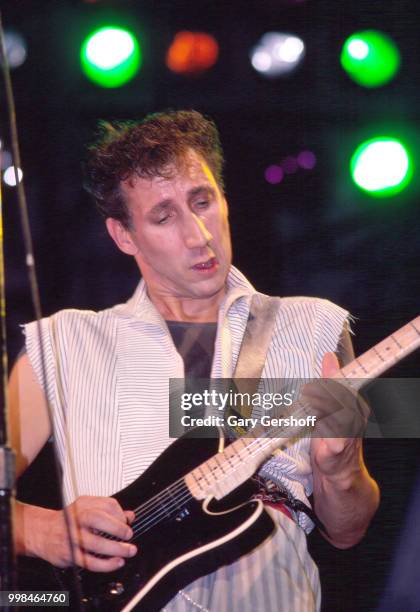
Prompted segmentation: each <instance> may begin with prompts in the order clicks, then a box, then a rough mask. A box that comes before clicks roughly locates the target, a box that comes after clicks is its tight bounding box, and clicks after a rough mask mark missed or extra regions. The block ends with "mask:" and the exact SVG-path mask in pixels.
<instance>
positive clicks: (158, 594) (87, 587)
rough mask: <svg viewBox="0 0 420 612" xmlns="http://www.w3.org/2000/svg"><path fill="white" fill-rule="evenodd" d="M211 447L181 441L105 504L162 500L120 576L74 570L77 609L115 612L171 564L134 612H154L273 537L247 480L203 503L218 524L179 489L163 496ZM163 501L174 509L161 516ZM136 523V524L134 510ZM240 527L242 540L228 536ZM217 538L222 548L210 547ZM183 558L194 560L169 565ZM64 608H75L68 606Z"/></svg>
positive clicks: (206, 442)
mask: <svg viewBox="0 0 420 612" xmlns="http://www.w3.org/2000/svg"><path fill="white" fill-rule="evenodd" d="M218 443H219V440H218V439H208V438H201V439H196V438H192V437H189V436H188V434H187V435H186V436H183V437H182V438H180V439H179V440H177V441H176V442H174V443H173V444H172V445H171V446H169V447H168V448H167V449H166V451H165V452H164V453H163V454H162V455H161V456H160V457H159V458H158V459H157V460H156V461H155V462H154V463H153V464H152V465H151V466H150V467H149V469H148V470H146V472H144V474H142V475H141V476H140V477H139V478H138V479H137V480H135V481H134V482H133V483H132V484H131V485H130V486H128V487H127V488H125V489H123V490H122V491H120V492H119V493H117V494H116V495H114V496H113V497H115V498H116V499H117V500H118V502H119V503H120V504H121V506H122V508H124V509H127V510H128V509H134V508H137V507H138V506H139V505H140V504H142V507H144V506H145V502H147V501H148V500H151V498H153V497H154V496H156V495H157V494H159V493H161V492H162V495H161V496H159V500H158V501H161V505H160V506H156V502H155V501H153V508H155V507H156V511H155V512H154V514H153V515H152V516H154V517H157V518H158V519H159V520H158V521H156V524H155V525H154V526H152V527H150V528H147V529H146V530H144V529H143V532H142V533H141V534H140V535H139V536H138V537H137V538H136V537H135V538H133V542H135V543H136V544H137V545H138V553H137V555H136V556H135V557H133V558H132V559H129V560H126V564H125V566H124V567H123V568H122V569H121V570H118V571H117V572H113V573H106V574H103V573H96V572H89V571H86V570H79V572H78V576H79V579H80V586H81V590H82V593H83V602H84V609H86V610H101V611H103V610H107V611H108V610H110V611H111V610H121V609H122V608H123V607H124V605H125V604H126V603H128V602H129V601H130V600H131V598H132V597H133V596H134V595H135V594H136V593H137V592H138V591H139V590H140V589H141V588H143V587H144V585H146V584H149V581H150V580H151V579H152V578H153V577H154V576H155V575H156V574H157V573H158V572H159V571H161V570H162V568H168V564H171V562H174V560H175V563H172V566H171V567H170V568H168V571H167V573H165V575H162V576H161V577H160V579H159V580H158V581H157V583H156V584H155V585H154V586H153V587H152V588H151V589H150V591H149V592H148V593H147V594H145V595H144V597H142V599H141V601H140V602H139V603H138V605H137V606H136V608H135V609H136V610H141V611H144V612H146V611H147V612H153V611H158V610H161V609H162V607H164V605H165V604H166V603H167V602H168V601H169V600H170V599H172V597H174V596H175V595H176V593H177V592H178V590H179V589H181V588H183V587H185V586H186V585H188V584H190V583H191V582H193V581H194V580H195V579H197V578H199V577H200V576H204V575H206V574H208V573H210V572H212V571H214V570H215V569H217V568H218V567H220V566H221V565H224V564H228V563H231V562H233V561H234V560H236V559H237V558H238V557H240V556H241V555H243V554H245V553H247V552H249V551H251V550H252V549H253V548H255V546H257V545H258V544H259V543H260V542H262V541H263V540H264V539H265V538H266V537H268V535H270V533H271V532H272V530H273V522H272V520H271V518H270V517H269V515H268V514H267V513H266V512H265V511H264V510H263V511H262V512H260V510H261V506H260V505H258V502H256V501H252V500H251V501H250V498H251V497H252V495H253V494H255V492H256V487H255V485H254V483H253V482H252V481H251V480H248V481H247V482H245V483H244V484H243V485H241V486H240V487H238V488H237V489H236V490H235V491H234V492H233V493H231V494H229V495H228V496H226V497H224V498H223V499H222V500H221V501H220V502H219V501H216V500H212V501H211V503H210V505H209V510H210V511H211V512H222V511H226V510H227V511H228V512H227V513H226V514H222V515H220V516H212V515H209V514H206V512H205V511H204V510H203V508H202V505H203V502H201V501H197V500H195V499H194V498H192V496H191V495H190V494H189V491H188V489H187V487H186V486H185V484H184V483H180V485H179V487H180V488H179V494H177V495H176V496H175V497H173V495H172V496H170V495H168V494H167V492H166V491H167V487H170V485H172V484H173V483H174V482H176V481H177V480H179V479H180V478H182V477H183V476H184V475H185V474H187V473H188V472H189V471H191V470H193V469H194V468H196V467H197V466H199V465H201V464H202V463H203V462H204V461H206V460H208V459H209V458H210V457H212V456H213V455H215V454H216V453H217V450H218ZM171 497H172V502H173V500H174V499H175V502H176V503H175V504H173V503H172V506H171V507H172V511H168V507H169V506H168V503H169V502H170V501H171ZM177 500H178V501H177ZM241 504H243V505H241ZM237 506H239V507H237ZM253 515H254V516H253ZM257 515H258V516H257ZM139 518H140V519H141V518H142V512H141V511H140V510H139ZM247 520H248V521H249V523H250V525H249V526H248V527H247V528H246V529H245V530H244V531H243V532H242V533H238V534H235V533H234V534H232V532H234V531H235V530H238V531H239V530H240V529H241V528H243V524H244V522H246V521H247ZM149 522H150V521H149ZM222 538H223V542H217V540H219V539H222ZM229 538H230V539H229ZM206 545H211V546H213V547H212V548H210V547H209V550H205V551H202V552H198V554H197V549H199V548H201V547H203V546H206ZM191 551H196V552H195V554H193V556H191V558H190V559H184V560H182V562H180V563H177V560H178V559H179V558H180V557H181V556H182V555H185V554H188V553H190V552H191ZM164 571H165V570H164ZM73 592H74V591H73ZM70 604H71V607H72V608H76V605H75V604H76V602H72V601H71V602H70Z"/></svg>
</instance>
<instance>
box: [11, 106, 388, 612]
mask: <svg viewBox="0 0 420 612" xmlns="http://www.w3.org/2000/svg"><path fill="white" fill-rule="evenodd" d="M87 173H88V179H89V189H90V191H91V192H92V193H93V195H94V197H95V199H96V202H97V204H98V206H99V209H100V211H101V212H102V214H103V216H104V217H105V219H106V226H107V229H108V232H109V234H110V235H111V237H112V239H113V240H114V241H115V243H116V244H117V246H118V248H119V249H120V250H121V251H123V252H124V253H126V254H127V255H131V256H133V257H134V258H135V260H136V262H137V264H138V266H139V269H140V272H141V275H142V277H143V280H142V281H141V283H140V285H139V287H138V288H137V290H136V292H135V294H134V296H133V297H132V298H131V300H129V301H128V302H127V303H126V304H121V305H118V306H116V307H114V308H112V309H108V310H106V311H103V312H100V313H93V312H88V311H74V310H67V311H62V312H60V313H57V314H56V315H54V316H53V317H50V318H49V319H45V320H44V321H43V322H42V337H43V343H44V351H45V370H46V371H45V380H44V374H43V369H42V355H41V352H40V347H39V339H38V336H37V332H36V326H35V324H30V325H28V326H26V329H25V333H26V351H27V352H26V353H25V354H24V355H23V356H22V357H20V359H19V360H18V362H17V364H16V365H15V367H14V370H13V372H12V375H11V381H10V402H11V414H12V436H13V438H12V439H13V443H14V447H15V448H16V449H17V454H18V458H17V465H18V472H19V473H21V472H22V471H23V470H24V469H25V467H26V465H27V464H29V463H31V461H32V460H33V459H34V457H35V456H36V455H37V453H38V452H39V450H40V449H41V448H42V446H43V445H44V443H45V442H46V440H47V439H48V437H49V436H50V435H51V433H52V430H51V425H50V423H49V419H48V414H47V410H46V407H45V400H44V392H45V393H46V395H47V397H48V399H49V402H50V404H51V407H52V411H53V418H54V434H55V438H56V441H57V444H58V449H59V455H60V460H61V463H62V466H63V487H64V497H65V501H66V503H67V504H68V511H69V516H70V524H71V533H72V540H73V545H74V554H75V561H76V563H77V564H78V565H80V566H83V567H87V568H88V569H90V570H93V571H100V572H107V571H111V570H113V569H116V568H118V567H121V566H122V565H123V564H124V560H125V559H126V558H129V557H130V556H132V555H134V554H135V553H136V547H135V546H134V545H133V544H130V543H128V542H127V540H129V539H130V538H131V536H132V530H131V528H130V526H129V524H130V522H131V521H132V520H133V513H132V512H130V511H129V510H128V509H125V508H121V507H120V506H119V505H118V504H117V502H116V501H115V500H112V499H110V498H109V497H108V496H109V495H111V494H113V493H114V492H116V491H118V490H119V489H121V488H123V487H124V486H126V485H128V484H129V483H130V482H131V481H132V480H134V479H135V478H136V477H137V476H138V475H139V474H140V473H141V472H142V471H143V470H144V469H146V468H147V466H148V465H149V464H150V463H151V462H152V461H153V460H154V459H155V458H156V457H157V456H158V455H159V454H160V453H161V452H162V451H163V450H164V449H165V448H166V447H167V446H168V444H169V443H170V442H171V440H170V438H169V436H168V381H169V378H182V377H183V376H184V374H188V375H191V376H197V377H198V376H200V377H209V376H210V374H211V376H212V377H229V376H231V375H232V373H233V369H234V366H235V363H236V359H237V356H238V352H239V348H240V344H241V340H242V336H243V333H244V330H245V326H246V322H247V318H248V313H249V305H250V299H251V296H252V295H253V294H255V290H254V289H253V288H252V286H251V285H250V284H249V282H248V281H247V280H246V279H245V278H244V277H243V275H242V274H241V273H240V272H239V271H238V270H236V269H235V268H233V267H232V266H231V258H232V249H231V241H230V232H229V222H228V206H227V202H226V199H225V196H224V193H223V182H222V154H221V150H220V144H219V140H218V134H217V130H216V128H215V126H214V125H213V124H212V123H211V122H210V121H208V120H206V119H204V118H203V117H202V116H201V115H200V114H199V113H196V112H185V111H182V112H170V113H161V114H156V115H151V116H149V117H147V118H146V119H145V120H144V121H143V122H141V123H139V124H127V125H116V126H109V125H106V126H104V129H103V134H102V137H101V139H100V141H99V142H98V143H97V144H96V145H95V146H93V147H92V148H91V149H90V157H89V161H88V164H87ZM347 316H348V313H346V312H345V311H344V310H342V309H341V308H339V307H337V306H335V305H333V304H331V303H329V302H326V301H323V300H315V299H310V298H298V299H292V298H288V299H285V300H283V301H282V306H281V308H280V309H279V312H278V314H277V320H276V327H275V330H274V334H273V338H272V341H271V344H270V347H269V350H268V353H267V360H266V365H265V369H264V372H263V376H264V377H272V378H280V377H283V378H286V377H288V378H293V377H311V376H312V377H315V376H316V377H317V376H320V375H323V376H331V375H333V374H334V373H335V372H336V371H337V369H338V362H337V359H336V357H335V355H334V354H333V352H334V351H336V350H337V348H338V346H339V344H340V338H342V339H344V340H343V344H345V345H346V344H347V345H348V334H345V333H344V334H343V329H346V321H347ZM261 475H262V476H263V477H265V478H270V479H271V480H272V481H274V482H275V483H276V484H278V485H279V486H282V487H285V488H286V489H287V491H288V492H289V493H290V494H291V495H293V496H294V497H296V498H299V499H301V500H302V501H304V502H306V503H308V502H307V496H308V495H309V494H310V493H311V492H312V491H313V493H314V506H315V511H316V513H317V514H318V516H319V518H320V519H321V521H322V522H323V523H324V525H325V527H326V530H327V532H328V539H329V540H330V541H331V542H332V543H333V544H335V545H336V546H339V547H343V548H345V547H348V546H351V545H353V544H354V543H356V542H357V541H358V540H359V539H360V538H361V537H362V536H363V534H364V532H365V530H366V528H367V526H368V523H369V521H370V518H371V517H372V515H373V513H374V512H375V510H376V507H377V504H378V489H377V486H376V483H375V482H374V481H373V480H372V479H371V477H370V476H369V474H368V472H367V470H366V467H365V466H364V463H363V459H362V453H361V443H360V440H358V439H342V438H340V439H335V438H325V439H313V440H312V444H310V442H309V440H308V439H301V440H299V441H297V442H296V443H294V444H292V445H290V447H289V448H288V449H287V450H285V451H278V452H277V453H276V454H275V455H273V457H272V459H270V460H269V461H268V462H267V463H266V464H265V466H264V467H263V469H262V471H261ZM273 516H274V520H275V522H276V531H275V534H274V536H273V537H272V538H270V540H269V541H268V542H266V543H264V544H263V545H262V546H260V547H258V549H256V550H254V551H253V552H252V553H250V554H249V555H245V556H243V557H241V558H240V559H239V560H238V561H236V562H235V563H233V564H231V565H228V566H224V567H222V568H220V569H219V570H218V571H217V572H215V573H213V574H211V575H209V576H205V577H203V578H201V579H199V580H197V581H196V582H194V583H193V584H192V585H189V586H188V587H186V588H185V589H183V590H182V591H180V593H179V594H178V595H177V596H176V597H175V598H174V599H173V600H172V601H171V602H170V603H169V604H168V605H167V608H166V609H168V610H196V609H201V610H217V611H218V612H220V611H224V610H226V611H227V610H229V611H233V610H239V609H241V610H267V611H269V610H287V611H288V612H289V611H290V612H292V611H294V610H296V611H297V610H302V611H305V612H307V611H309V610H316V609H319V605H320V593H319V582H318V573H317V570H316V567H315V565H314V564H313V561H312V559H311V558H310V556H309V554H308V552H307V549H306V538H305V530H306V531H309V530H310V529H311V526H312V523H311V522H310V521H309V519H308V518H307V517H306V516H305V515H304V514H302V513H296V514H294V515H293V516H292V515H290V516H286V514H285V513H284V512H278V511H274V513H273ZM101 531H104V532H107V533H109V534H111V535H113V536H116V537H117V538H120V539H121V540H123V541H122V542H119V541H113V540H110V539H107V538H104V537H102V536H101V535H100V533H98V532H101ZM139 546H140V547H141V541H140V542H139ZM16 548H17V551H18V553H22V554H26V555H32V556H39V557H41V558H43V559H46V560H47V561H49V562H51V563H53V564H54V565H56V566H59V567H66V566H68V565H69V564H70V563H71V554H70V546H69V543H68V541H67V534H66V529H65V521H64V516H63V512H62V511H52V510H47V509H43V508H37V507H33V506H27V505H23V504H20V503H18V504H17V506H16ZM93 553H96V554H98V553H100V554H101V555H106V557H105V558H104V557H98V556H96V555H95V554H93Z"/></svg>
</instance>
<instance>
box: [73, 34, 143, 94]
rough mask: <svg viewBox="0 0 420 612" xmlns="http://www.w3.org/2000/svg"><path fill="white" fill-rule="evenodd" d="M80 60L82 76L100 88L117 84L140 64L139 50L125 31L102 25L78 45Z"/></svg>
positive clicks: (136, 69)
mask: <svg viewBox="0 0 420 612" xmlns="http://www.w3.org/2000/svg"><path fill="white" fill-rule="evenodd" d="M80 60H81V64H82V69H83V72H84V73H85V74H86V76H87V77H88V78H89V79H90V80H92V81H93V82H94V83H96V84H97V85H100V86H101V87H120V86H121V85H124V83H126V82H127V81H129V80H130V79H132V78H133V76H134V75H135V74H136V72H137V71H138V70H139V68H140V65H141V51H140V47H139V44H138V42H137V40H136V38H135V37H134V36H133V34H131V32H129V31H128V30H123V29H122V28H116V27H102V28H99V29H98V30H96V31H95V32H93V33H92V34H89V36H88V37H87V38H86V39H85V41H84V42H83V44H82V48H81V50H80Z"/></svg>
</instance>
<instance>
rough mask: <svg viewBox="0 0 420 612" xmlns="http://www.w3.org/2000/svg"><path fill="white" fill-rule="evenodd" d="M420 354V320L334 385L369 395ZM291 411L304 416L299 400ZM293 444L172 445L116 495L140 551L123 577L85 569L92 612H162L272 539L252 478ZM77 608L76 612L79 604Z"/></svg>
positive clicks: (256, 435)
mask: <svg viewBox="0 0 420 612" xmlns="http://www.w3.org/2000/svg"><path fill="white" fill-rule="evenodd" d="M419 346H420V316H419V317H417V318H416V319H414V320H413V321H411V322H410V323H408V324H407V325H405V326H404V327H402V328H401V329H399V330H398V331H397V332H395V333H394V334H392V335H390V336H389V337H388V338H386V339H385V340H383V341H382V342H380V343H379V344H377V345H376V346H374V347H373V348H372V349H370V350H368V351H367V352H366V353H364V354H362V355H361V356H360V357H359V358H357V359H355V360H354V361H352V362H351V363H350V364H348V365H346V366H345V367H344V368H342V369H341V370H340V371H339V372H338V373H337V375H336V376H335V377H334V378H335V379H336V380H337V381H338V382H341V383H343V384H344V385H347V386H349V387H351V388H352V389H359V388H360V387H362V386H363V385H364V384H365V383H367V382H368V381H369V380H370V379H372V378H376V377H377V376H379V375H381V374H382V373H383V372H385V371H386V370H387V369H388V368H390V367H391V366H392V365H394V364H395V363H397V362H398V361H400V360H401V359H402V358H403V357H405V356H406V355H408V354H409V353H411V352H412V351H414V350H415V349H416V348H418V347H419ZM289 410H290V414H296V411H299V401H298V402H296V403H294V404H293V405H292V406H291V407H290V409H289ZM219 433H220V432H219ZM295 433H296V434H297V432H293V434H292V435H295ZM273 434H274V435H273ZM284 435H285V432H284V430H282V429H279V430H278V431H275V432H273V431H270V437H264V436H266V432H264V431H263V430H261V429H260V428H255V429H253V430H252V431H251V432H249V433H248V434H246V437H241V438H238V439H236V440H235V441H234V442H232V443H231V444H229V445H227V446H225V444H224V438H223V434H222V433H220V436H219V438H217V439H209V438H200V439H197V438H193V437H191V435H189V434H186V435H185V436H183V437H182V438H180V439H178V440H176V441H175V442H174V443H173V444H172V445H171V446H169V447H168V448H167V449H166V450H165V452H164V453H163V454H162V455H161V456H160V457H159V458H158V459H157V460H156V461H155V462H154V463H153V464H152V465H151V466H150V467H149V468H148V469H147V470H146V471H145V472H144V474H142V475H141V476H140V477H139V478H138V479H137V480H135V481H134V482H133V483H132V484H131V485H130V486H128V487H127V488H125V489H123V490H122V491H120V492H118V493H116V494H115V495H114V496H113V497H115V499H117V501H118V502H119V503H120V505H121V506H122V508H124V509H133V510H134V512H135V517H136V518H135V520H134V522H133V523H132V525H131V527H132V529H133V532H134V536H133V539H132V541H133V542H136V543H138V549H139V551H138V553H137V555H136V556H135V557H133V558H132V559H127V560H126V564H125V566H124V567H123V568H122V569H121V570H118V571H116V572H113V573H106V574H102V573H95V572H89V571H87V570H83V569H80V568H79V569H77V580H78V582H79V583H80V584H79V585H78V586H79V587H80V588H79V589H77V590H79V592H81V593H82V594H83V599H82V602H83V604H84V606H83V607H84V609H87V610H107V611H111V610H123V612H128V611H129V610H132V609H134V608H135V609H136V610H141V611H144V612H146V611H147V612H153V611H158V610H161V609H162V607H164V605H165V604H166V603H167V602H168V601H169V600H170V599H171V598H172V597H173V596H174V595H175V594H176V593H177V592H178V590H179V589H181V588H183V587H185V586H186V585H187V584H189V583H191V582H192V581H194V580H195V579H197V578H198V577H200V576H203V575H206V574H208V573H210V572H212V571H214V570H215V569H217V568H218V567H220V566H221V565H224V564H227V563H231V562H233V561H234V560H236V559H237V558H239V557H240V556H241V555H243V554H245V553H247V552H249V551H251V550H252V549H253V548H255V546H257V545H258V544H259V543H261V542H262V541H263V540H264V539H265V538H267V537H268V536H269V535H270V533H271V532H272V530H273V528H274V524H273V522H272V520H271V518H270V516H269V515H268V513H267V512H266V511H265V510H264V505H263V503H262V501H261V500H260V499H258V498H256V497H255V493H256V485H255V484H254V481H253V480H252V479H251V477H252V475H253V474H254V473H255V472H256V471H257V470H258V468H259V466H260V465H261V464H262V463H263V462H264V461H265V460H266V459H267V458H268V457H269V456H270V455H271V454H272V452H273V451H275V450H276V449H277V448H279V447H282V446H285V445H287V442H288V439H289V437H290V435H291V434H290V429H288V430H287V437H284ZM274 436H276V437H274ZM103 535H105V536H106V534H103ZM72 603H73V605H72ZM70 605H71V607H73V608H74V601H73V602H72V597H71V598H70Z"/></svg>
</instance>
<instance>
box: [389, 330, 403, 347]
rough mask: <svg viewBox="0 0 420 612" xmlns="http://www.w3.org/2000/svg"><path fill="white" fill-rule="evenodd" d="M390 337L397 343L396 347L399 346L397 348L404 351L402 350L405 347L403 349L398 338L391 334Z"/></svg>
mask: <svg viewBox="0 0 420 612" xmlns="http://www.w3.org/2000/svg"><path fill="white" fill-rule="evenodd" d="M389 337H390V338H392V340H393V341H394V342H395V344H396V345H397V346H398V347H399V348H400V349H402V348H403V347H402V345H401V344H400V343H399V342H398V340H397V338H396V337H395V334H391V335H390V336H389Z"/></svg>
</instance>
